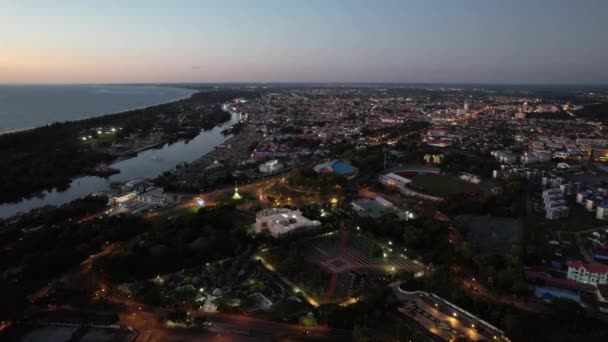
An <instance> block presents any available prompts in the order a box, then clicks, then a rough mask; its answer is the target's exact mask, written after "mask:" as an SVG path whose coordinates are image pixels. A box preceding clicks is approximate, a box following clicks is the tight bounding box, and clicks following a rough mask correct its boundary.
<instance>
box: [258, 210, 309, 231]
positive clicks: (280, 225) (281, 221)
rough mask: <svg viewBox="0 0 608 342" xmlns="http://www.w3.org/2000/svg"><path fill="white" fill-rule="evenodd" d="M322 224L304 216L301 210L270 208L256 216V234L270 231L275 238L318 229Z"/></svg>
mask: <svg viewBox="0 0 608 342" xmlns="http://www.w3.org/2000/svg"><path fill="white" fill-rule="evenodd" d="M320 227H321V222H319V221H316V220H310V219H308V218H306V217H304V216H302V212H301V211H299V210H291V209H287V208H270V209H264V210H261V211H259V212H258V213H257V214H256V215H255V227H254V228H255V232H256V233H258V234H260V233H262V232H264V231H268V232H269V233H270V235H272V236H274V237H275V238H278V237H282V236H285V235H288V234H291V233H293V232H295V231H302V230H310V229H317V228H320Z"/></svg>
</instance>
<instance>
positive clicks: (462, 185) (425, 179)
mask: <svg viewBox="0 0 608 342" xmlns="http://www.w3.org/2000/svg"><path fill="white" fill-rule="evenodd" d="M412 185H413V186H415V187H416V188H418V189H420V190H421V191H423V192H425V193H427V194H429V195H433V196H439V197H444V196H450V195H456V194H465V193H471V192H475V191H477V190H478V188H477V186H476V185H475V184H472V183H469V182H466V181H463V180H460V179H457V178H453V177H449V176H444V175H438V174H432V173H427V174H419V175H417V176H415V177H413V178H412Z"/></svg>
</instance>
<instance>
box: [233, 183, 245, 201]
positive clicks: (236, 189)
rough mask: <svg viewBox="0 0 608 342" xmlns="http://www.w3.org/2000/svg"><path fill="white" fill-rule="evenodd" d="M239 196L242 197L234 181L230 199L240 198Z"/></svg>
mask: <svg viewBox="0 0 608 342" xmlns="http://www.w3.org/2000/svg"><path fill="white" fill-rule="evenodd" d="M241 198H243V197H242V196H241V195H239V186H238V184H237V182H234V195H232V199H233V200H240V199H241Z"/></svg>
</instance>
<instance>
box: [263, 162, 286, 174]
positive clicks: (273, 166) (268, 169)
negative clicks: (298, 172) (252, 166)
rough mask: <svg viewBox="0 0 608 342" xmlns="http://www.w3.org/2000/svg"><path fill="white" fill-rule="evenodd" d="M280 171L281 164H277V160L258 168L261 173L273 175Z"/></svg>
mask: <svg viewBox="0 0 608 342" xmlns="http://www.w3.org/2000/svg"><path fill="white" fill-rule="evenodd" d="M281 169H283V164H281V163H279V161H278V160H277V159H274V160H270V161H267V162H265V163H264V164H261V165H260V166H259V170H260V172H261V173H273V172H277V171H279V170H281Z"/></svg>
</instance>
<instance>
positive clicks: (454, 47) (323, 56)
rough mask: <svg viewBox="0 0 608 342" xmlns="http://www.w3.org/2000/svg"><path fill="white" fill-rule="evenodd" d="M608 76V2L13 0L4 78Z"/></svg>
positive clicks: (2, 56)
mask: <svg viewBox="0 0 608 342" xmlns="http://www.w3.org/2000/svg"><path fill="white" fill-rule="evenodd" d="M110 82H111V83H129V82H466V83H596V84H597V83H608V0H576V1H574V0H571V1H569V0H505V1H492V0H453V1H452V0H443V1H439V0H419V1H407V0H395V1H392V0H374V1H372V0H297V1H296V0H250V1H247V0H242V1H238V0H217V1H212V0H209V1H205V0H198V1H186V0H167V1H153V0H145V1H144V0H139V1H137V0H103V1H101V0H90V1H77V0H73V1H67V0H55V1H51V0H39V1H33V0H18V1H17V0H15V1H11V0H3V1H1V2H0V83H110Z"/></svg>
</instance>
